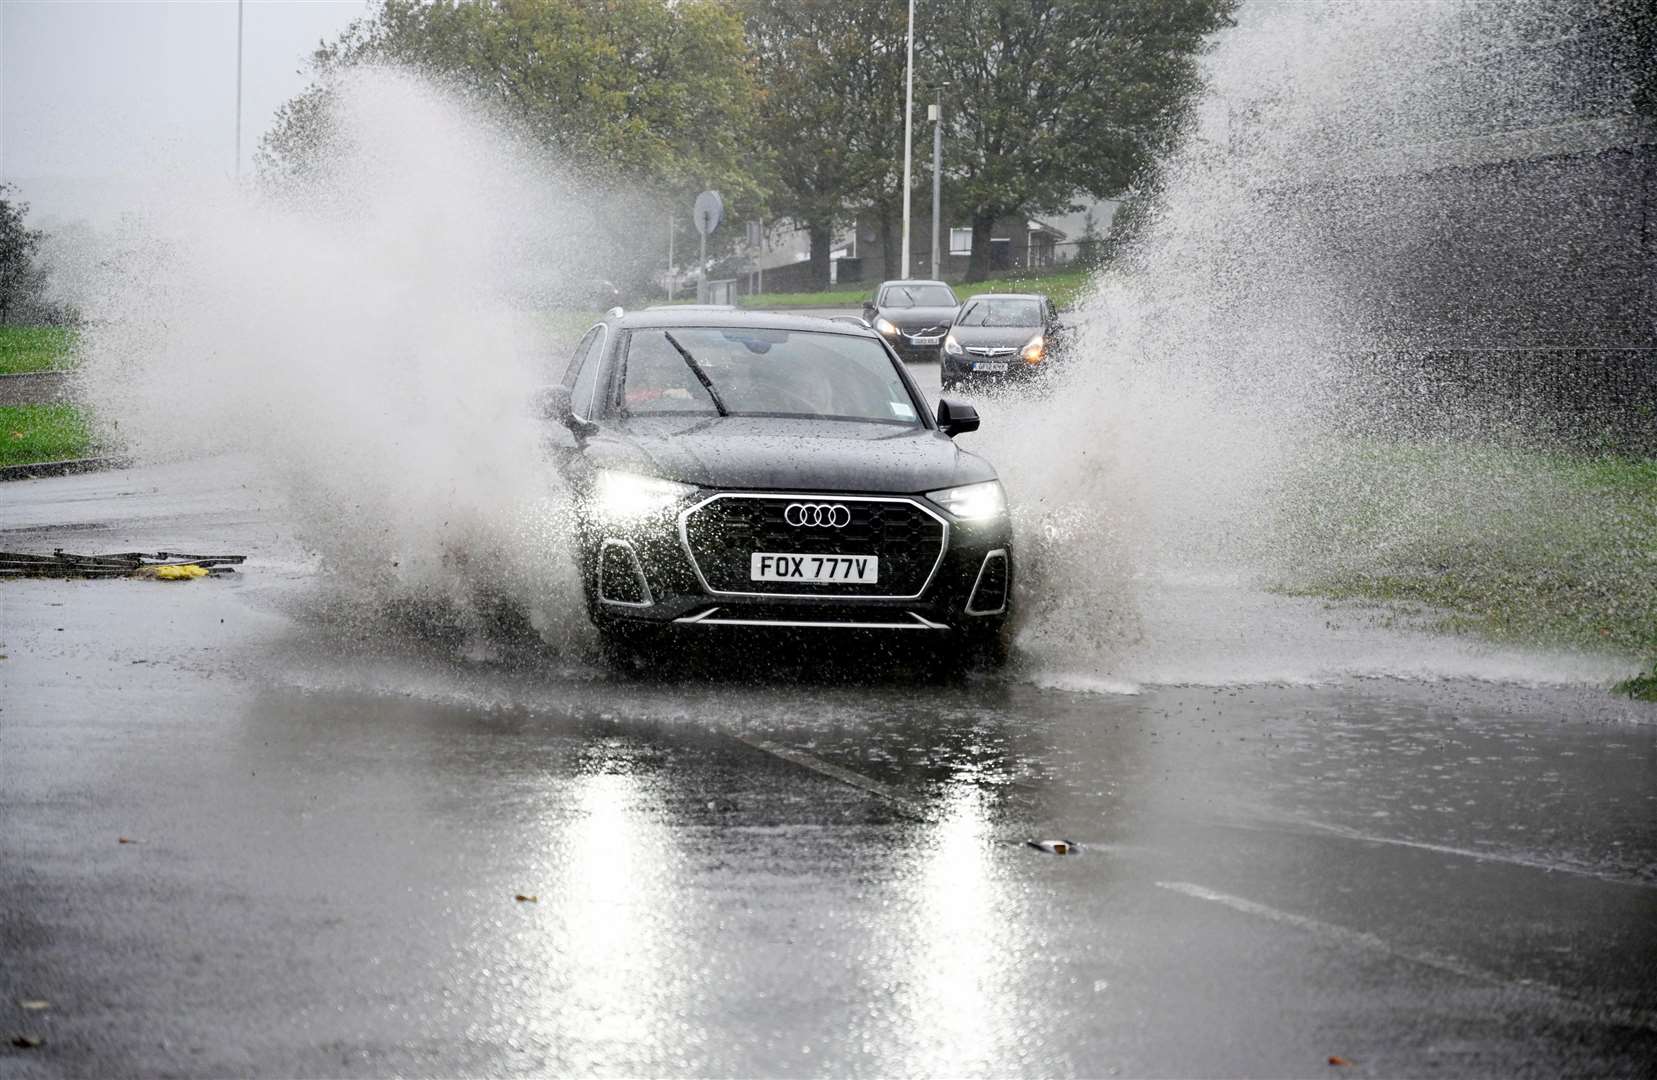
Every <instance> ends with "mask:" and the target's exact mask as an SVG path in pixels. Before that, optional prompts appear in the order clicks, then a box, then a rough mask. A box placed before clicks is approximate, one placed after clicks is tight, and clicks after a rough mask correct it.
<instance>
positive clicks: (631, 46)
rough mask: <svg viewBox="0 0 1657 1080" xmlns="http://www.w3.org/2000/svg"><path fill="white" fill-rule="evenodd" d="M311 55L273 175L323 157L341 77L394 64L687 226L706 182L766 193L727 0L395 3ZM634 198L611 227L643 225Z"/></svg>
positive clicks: (745, 194)
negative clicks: (675, 209)
mask: <svg viewBox="0 0 1657 1080" xmlns="http://www.w3.org/2000/svg"><path fill="white" fill-rule="evenodd" d="M312 61H313V67H314V69H315V71H316V73H317V75H318V77H319V82H318V83H317V85H315V86H313V87H312V88H310V89H309V90H307V91H305V92H304V93H302V94H300V95H299V96H298V97H296V98H294V99H293V100H291V101H289V102H288V103H287V104H286V105H285V106H284V107H283V108H282V109H281V110H280V112H279V113H278V116H277V121H276V124H275V126H274V127H273V129H272V130H271V131H270V132H269V133H268V134H267V135H266V136H265V138H264V139H263V140H262V141H261V144H260V164H261V167H262V170H263V171H264V172H265V173H266V174H267V175H269V176H275V177H283V176H294V175H303V174H304V173H306V172H307V171H309V170H310V169H311V168H312V167H313V166H314V163H315V161H316V160H317V159H318V157H319V156H321V155H323V154H325V152H326V149H327V147H328V145H329V139H330V137H331V134H332V132H331V128H330V103H329V95H330V93H331V89H330V76H331V75H332V74H334V73H337V72H340V71H342V70H343V69H346V68H349V67H352V66H355V65H364V64H388V65H395V66H402V67H409V68H413V69H416V70H419V71H422V72H425V73H428V74H431V75H433V76H436V77H439V78H441V79H442V80H444V81H445V82H447V83H448V84H450V85H452V86H455V87H457V88H459V89H461V90H462V91H464V92H466V93H468V94H470V95H472V96H473V97H475V98H476V99H477V100H479V101H480V102H482V103H484V104H486V105H488V106H492V107H494V108H496V109H497V110H498V111H499V113H500V114H502V115H504V116H506V117H508V118H510V120H511V122H512V123H513V124H515V125H517V126H518V127H520V128H521V129H522V131H524V132H526V133H528V134H529V135H530V136H531V137H532V138H533V139H534V140H535V141H536V142H538V143H539V144H541V145H543V146H545V147H546V148H548V149H549V150H550V151H551V152H552V154H553V156H554V157H555V158H556V160H557V162H558V163H559V166H560V167H561V169H562V170H563V171H565V172H566V173H568V174H570V175H571V176H572V177H573V178H575V179H577V180H579V181H581V182H583V183H584V184H586V185H588V186H589V187H591V188H592V189H593V190H596V191H600V192H605V191H608V192H617V191H626V192H628V193H630V194H631V195H633V196H637V195H639V194H641V193H649V194H652V195H655V196H657V197H659V198H660V199H661V200H662V201H666V202H669V204H670V205H674V206H679V205H683V206H684V207H685V208H686V211H687V212H686V213H685V214H684V215H682V216H681V217H680V218H679V220H680V223H681V224H683V225H686V226H687V228H685V229H684V230H683V234H682V239H687V240H688V238H689V237H691V236H693V235H694V234H693V233H690V231H689V229H688V222H689V214H688V208H689V206H690V200H691V198H692V197H693V196H694V195H695V193H696V192H698V191H700V190H702V189H704V188H710V187H711V188H717V189H719V190H720V191H721V193H722V194H723V195H724V197H725V202H726V205H727V207H729V208H731V209H732V211H733V213H734V215H736V216H741V215H743V214H745V213H752V212H754V210H755V209H756V208H757V206H758V204H759V203H760V201H761V200H762V198H763V194H764V192H763V185H762V182H761V178H762V174H763V165H764V162H763V160H761V158H760V155H756V154H755V152H754V146H755V139H754V136H753V128H754V124H755V121H756V117H757V110H758V107H759V101H760V93H759V91H758V88H757V85H756V83H755V80H754V70H753V63H752V59H751V57H750V55H749V52H748V48H747V44H746V41H745V38H744V34H743V23H742V19H741V16H740V14H739V13H738V12H737V11H736V10H734V9H733V8H732V6H731V5H730V4H729V3H728V2H726V0H479V2H471V3H468V2H462V0H383V2H382V3H381V4H380V6H379V7H377V8H376V9H375V10H374V12H373V13H372V14H371V15H369V16H368V17H365V18H363V19H360V20H358V21H357V22H355V23H353V24H352V25H351V26H350V27H349V28H348V29H347V30H346V32H345V33H344V34H342V35H341V36H340V37H339V38H338V39H337V40H336V41H334V42H331V43H328V44H324V45H323V46H322V47H320V48H319V49H318V50H317V51H316V52H315V54H314V55H313V57H312ZM627 201H628V204H629V207H630V209H629V210H628V212H627V213H626V214H625V215H621V217H622V218H624V219H625V220H618V221H617V222H616V223H615V226H616V228H617V229H618V230H623V231H627V232H630V233H631V234H634V235H636V234H637V233H638V232H639V230H638V214H637V210H636V203H637V201H638V200H637V199H636V198H630V199H629V200H627ZM600 217H601V219H602V215H600ZM727 231H728V230H727ZM688 250H694V245H691V247H690V248H689V249H688Z"/></svg>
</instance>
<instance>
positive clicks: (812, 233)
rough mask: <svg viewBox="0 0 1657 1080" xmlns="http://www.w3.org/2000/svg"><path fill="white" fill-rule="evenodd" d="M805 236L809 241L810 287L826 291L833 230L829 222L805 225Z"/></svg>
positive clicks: (828, 284) (832, 245)
mask: <svg viewBox="0 0 1657 1080" xmlns="http://www.w3.org/2000/svg"><path fill="white" fill-rule="evenodd" d="M806 236H807V237H808V238H809V239H810V241H811V260H810V262H811V287H812V288H814V289H818V290H826V289H828V288H829V286H830V284H831V282H830V281H829V255H830V253H831V252H832V250H833V248H834V229H833V227H832V226H831V224H830V223H829V222H826V221H825V222H821V223H810V222H808V223H807V224H806Z"/></svg>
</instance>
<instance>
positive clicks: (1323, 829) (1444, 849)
mask: <svg viewBox="0 0 1657 1080" xmlns="http://www.w3.org/2000/svg"><path fill="white" fill-rule="evenodd" d="M1284 824H1287V825H1294V826H1298V827H1300V828H1303V829H1308V830H1310V831H1312V832H1320V833H1327V834H1329V835H1330V836H1338V837H1340V838H1341V839H1343V840H1358V841H1361V842H1363V843H1366V844H1390V845H1392V846H1393V847H1407V848H1415V849H1416V850H1418V851H1432V852H1436V853H1437V854H1440V855H1457V856H1460V857H1462V858H1464V859H1476V860H1478V861H1479V862H1499V863H1507V864H1508V865H1510V866H1523V867H1527V868H1529V869H1531V870H1543V871H1546V872H1547V873H1550V874H1572V875H1575V876H1576V877H1586V878H1593V879H1595V880H1596V881H1609V882H1612V883H1614V884H1617V885H1634V886H1637V887H1639V888H1644V889H1653V888H1657V882H1654V881H1642V880H1640V879H1639V878H1633V877H1629V876H1627V875H1626V874H1618V873H1615V872H1612V871H1607V870H1596V869H1594V868H1592V867H1587V866H1573V865H1571V864H1570V863H1559V862H1549V861H1547V860H1546V859H1537V858H1532V857H1530V856H1528V855H1517V854H1512V853H1510V852H1504V851H1485V850H1481V849H1479V848H1459V847H1451V846H1450V845H1448V844H1433V843H1428V842H1427V841H1424V840H1405V839H1402V838H1400V837H1395V836H1376V835H1375V834H1373V833H1366V832H1360V831H1359V830H1357V829H1350V828H1347V827H1346V826H1344V825H1325V824H1324V823H1323V822H1321V821H1308V820H1306V819H1304V818H1289V819H1287V821H1285V822H1284ZM1222 825H1223V827H1225V828H1231V829H1253V830H1258V831H1273V832H1280V831H1282V829H1281V827H1279V826H1275V825H1272V824H1270V823H1265V824H1252V825H1251V824H1247V823H1243V822H1224V823H1222Z"/></svg>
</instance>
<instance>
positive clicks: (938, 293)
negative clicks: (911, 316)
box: [880, 285, 959, 307]
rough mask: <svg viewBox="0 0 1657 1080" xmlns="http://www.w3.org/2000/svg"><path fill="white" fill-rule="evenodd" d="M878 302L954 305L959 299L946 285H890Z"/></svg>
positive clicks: (932, 305)
mask: <svg viewBox="0 0 1657 1080" xmlns="http://www.w3.org/2000/svg"><path fill="white" fill-rule="evenodd" d="M880 303H881V306H882V307H954V306H955V305H956V304H957V303H959V301H958V300H956V299H955V294H954V293H953V292H950V290H949V286H948V285H892V286H889V287H888V288H887V289H886V293H885V295H884V296H882V297H881V300H880Z"/></svg>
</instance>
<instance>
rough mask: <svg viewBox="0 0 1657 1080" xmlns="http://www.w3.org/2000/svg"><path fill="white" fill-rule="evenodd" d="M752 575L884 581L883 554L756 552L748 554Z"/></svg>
mask: <svg viewBox="0 0 1657 1080" xmlns="http://www.w3.org/2000/svg"><path fill="white" fill-rule="evenodd" d="M748 577H749V579H750V580H752V581H799V582H805V583H808V584H814V585H815V584H822V583H824V582H838V581H843V582H845V583H847V584H848V585H873V584H875V583H876V582H877V581H879V580H880V557H879V556H877V555H790V554H786V553H781V552H774V551H756V552H754V553H753V554H752V555H750V556H748Z"/></svg>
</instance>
